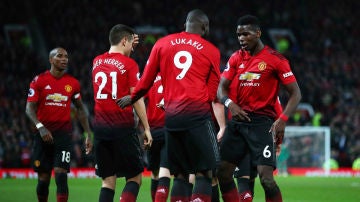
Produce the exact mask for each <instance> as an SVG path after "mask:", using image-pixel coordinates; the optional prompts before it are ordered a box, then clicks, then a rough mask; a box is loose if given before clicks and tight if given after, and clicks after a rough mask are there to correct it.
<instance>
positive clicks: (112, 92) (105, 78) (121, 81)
mask: <svg viewBox="0 0 360 202" xmlns="http://www.w3.org/2000/svg"><path fill="white" fill-rule="evenodd" d="M138 77H139V66H138V65H137V63H136V62H135V61H134V60H133V59H132V58H130V57H127V56H124V55H122V54H120V53H108V52H106V53H104V54H102V55H99V56H97V57H96V58H95V59H94V60H93V69H92V82H93V90H94V100H95V106H94V114H95V117H94V126H95V127H114V128H128V127H134V126H135V120H134V113H133V108H132V106H130V107H126V108H125V109H121V108H120V107H119V106H118V105H117V104H116V100H117V99H119V98H121V97H123V96H125V95H129V94H130V90H129V89H130V87H135V85H136V83H137V82H138Z"/></svg>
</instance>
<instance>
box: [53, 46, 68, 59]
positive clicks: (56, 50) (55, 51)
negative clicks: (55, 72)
mask: <svg viewBox="0 0 360 202" xmlns="http://www.w3.org/2000/svg"><path fill="white" fill-rule="evenodd" d="M59 50H64V51H66V50H65V49H64V48H61V47H57V48H54V49H52V50H51V51H50V53H49V58H53V57H54V56H55V55H56V54H57V53H58V51H59Z"/></svg>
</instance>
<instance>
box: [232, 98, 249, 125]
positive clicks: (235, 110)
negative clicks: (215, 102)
mask: <svg viewBox="0 0 360 202" xmlns="http://www.w3.org/2000/svg"><path fill="white" fill-rule="evenodd" d="M228 108H229V110H230V111H231V114H232V118H233V119H234V120H236V121H247V122H251V119H250V117H249V116H248V113H247V112H246V111H244V110H242V109H241V108H240V107H239V105H237V104H235V103H234V102H231V103H230V104H229V107H228Z"/></svg>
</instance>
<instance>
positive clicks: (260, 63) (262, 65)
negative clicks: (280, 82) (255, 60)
mask: <svg viewBox="0 0 360 202" xmlns="http://www.w3.org/2000/svg"><path fill="white" fill-rule="evenodd" d="M258 68H259V70H260V71H264V70H265V69H266V63H265V62H264V61H262V62H259V64H258Z"/></svg>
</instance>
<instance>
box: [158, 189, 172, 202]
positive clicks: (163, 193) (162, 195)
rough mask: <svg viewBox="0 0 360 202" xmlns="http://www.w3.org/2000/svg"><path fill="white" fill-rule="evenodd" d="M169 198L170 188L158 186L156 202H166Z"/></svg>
mask: <svg viewBox="0 0 360 202" xmlns="http://www.w3.org/2000/svg"><path fill="white" fill-rule="evenodd" d="M168 196H169V187H166V186H158V188H157V190H156V194H155V202H166V200H167V198H168Z"/></svg>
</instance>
